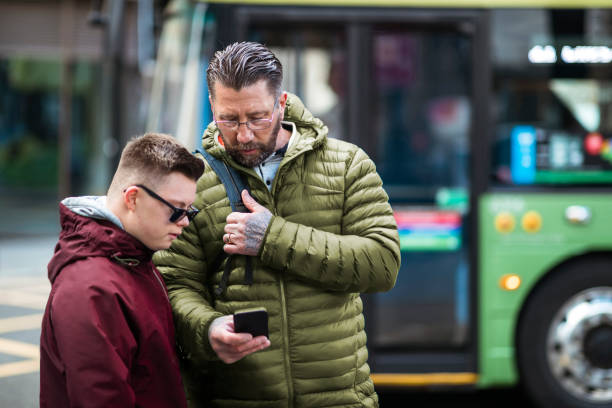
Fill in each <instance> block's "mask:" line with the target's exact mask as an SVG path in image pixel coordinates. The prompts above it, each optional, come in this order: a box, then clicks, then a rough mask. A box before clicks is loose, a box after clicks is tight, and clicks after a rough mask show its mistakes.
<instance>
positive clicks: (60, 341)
mask: <svg viewBox="0 0 612 408" xmlns="http://www.w3.org/2000/svg"><path fill="white" fill-rule="evenodd" d="M203 171H204V163H203V162H202V161H201V160H200V159H198V158H196V157H194V156H193V155H192V154H190V153H189V151H188V150H187V149H185V148H184V147H183V146H181V145H180V144H179V143H177V142H176V141H175V140H174V139H173V138H172V137H170V136H168V135H161V134H146V135H144V136H142V137H139V138H136V139H134V140H132V141H130V142H129V143H128V144H127V145H126V147H125V149H124V150H123V152H122V154H121V159H120V162H119V166H118V168H117V171H116V173H115V175H114V177H113V180H112V183H111V186H110V188H109V190H108V195H107V196H102V197H93V196H85V197H73V198H67V199H65V200H63V201H62V203H61V204H60V222H61V226H62V231H61V233H60V237H59V241H58V243H57V245H56V247H55V254H54V256H53V259H51V262H49V268H48V269H49V279H50V280H51V284H52V288H51V294H50V295H49V300H48V302H47V307H46V310H45V314H44V318H43V324H42V333H41V339H40V358H41V359H40V406H41V407H49V408H58V407H62V408H63V407H66V408H67V407H114V408H116V407H147V408H152V407H160V408H161V407H167V408H170V407H172V408H176V407H186V400H185V395H184V390H183V386H182V382H181V378H180V374H179V365H178V359H177V357H176V353H175V340H174V326H173V321H172V312H171V309H170V303H169V302H168V296H167V293H166V288H165V286H164V284H163V283H162V279H161V277H160V276H159V272H158V271H157V270H156V269H155V266H154V265H153V263H152V262H151V257H152V255H153V252H154V251H156V250H160V249H167V248H168V247H169V246H170V244H171V243H172V241H173V240H174V239H176V237H178V236H179V234H180V233H181V231H182V229H183V228H184V227H186V226H187V225H188V224H189V221H190V220H192V219H193V217H195V215H196V214H197V212H198V211H197V210H196V209H195V208H193V207H192V205H191V204H192V202H193V200H194V197H195V191H196V180H197V179H198V178H199V177H200V176H201V174H202V172H203Z"/></svg>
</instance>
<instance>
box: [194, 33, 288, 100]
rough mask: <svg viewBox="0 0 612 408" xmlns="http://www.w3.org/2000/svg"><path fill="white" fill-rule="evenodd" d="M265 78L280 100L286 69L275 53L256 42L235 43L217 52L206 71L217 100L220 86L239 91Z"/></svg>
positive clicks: (209, 85) (210, 88) (209, 86)
mask: <svg viewBox="0 0 612 408" xmlns="http://www.w3.org/2000/svg"><path fill="white" fill-rule="evenodd" d="M262 79H264V80H266V81H267V85H268V90H269V91H270V93H271V94H272V95H274V97H275V98H278V97H279V96H280V93H281V83H282V82H283V66H282V64H281V63H280V61H279V60H278V58H276V56H275V55H274V54H273V53H272V51H270V50H269V49H268V48H266V47H265V46H264V45H262V44H259V43H256V42H235V43H233V44H230V45H228V46H227V47H225V49H223V50H221V51H217V52H215V54H214V55H213V57H212V58H211V60H210V63H209V64H208V69H207V70H206V80H207V81H208V89H209V92H210V95H211V97H212V99H215V94H214V92H215V84H217V83H220V84H221V85H223V86H225V87H229V88H232V89H235V90H236V91H239V90H241V89H242V88H244V87H247V86H250V85H253V84H255V83H256V82H259V81H260V80H262Z"/></svg>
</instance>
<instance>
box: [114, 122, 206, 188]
mask: <svg viewBox="0 0 612 408" xmlns="http://www.w3.org/2000/svg"><path fill="white" fill-rule="evenodd" d="M174 172H179V173H181V174H183V175H185V176H186V177H188V178H190V179H192V180H194V181H197V180H198V179H199V178H200V176H201V175H202V173H203V172H204V162H203V161H202V160H200V159H198V158H197V157H195V156H194V155H193V154H191V153H190V152H189V150H187V149H186V148H185V147H184V146H183V145H182V144H180V143H179V142H178V141H177V140H176V139H175V138H173V137H172V136H170V135H166V134H162V133H147V134H145V135H143V136H139V137H136V138H134V139H132V140H130V141H129V142H128V143H127V144H126V145H125V147H124V148H123V152H121V159H120V160H119V166H117V171H116V172H115V176H114V177H113V181H112V183H111V186H110V189H109V193H110V191H111V190H113V191H121V190H123V189H125V188H126V187H128V186H129V185H132V184H146V185H148V186H151V187H154V186H155V185H156V184H157V183H158V182H159V180H161V179H162V178H163V177H165V176H167V175H169V174H170V173H174Z"/></svg>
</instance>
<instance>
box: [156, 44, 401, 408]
mask: <svg viewBox="0 0 612 408" xmlns="http://www.w3.org/2000/svg"><path fill="white" fill-rule="evenodd" d="M207 80H208V85H209V89H210V102H211V106H212V110H213V114H214V122H213V123H211V124H210V125H209V127H208V129H207V130H206V132H205V134H204V137H203V142H202V146H203V148H204V149H206V151H207V152H208V153H209V154H211V155H212V156H214V157H216V158H217V159H220V160H222V161H224V162H225V163H226V164H227V165H228V166H231V167H233V168H234V169H236V170H237V171H238V172H240V173H242V175H243V176H244V177H245V178H246V180H247V183H248V185H249V187H250V190H251V194H249V193H248V192H246V190H245V191H243V192H242V199H243V202H244V204H245V206H246V207H247V209H248V210H249V212H246V213H242V212H232V210H231V209H230V205H229V200H228V198H227V195H226V191H225V189H224V188H223V187H222V184H221V182H220V180H219V178H218V177H217V175H216V174H215V173H214V172H213V171H212V170H211V169H209V168H208V167H207V170H206V171H205V173H204V174H203V176H202V177H201V178H200V180H199V181H198V192H197V197H196V200H195V205H196V207H197V208H200V209H201V210H202V212H201V214H202V215H200V216H199V217H198V218H196V219H195V220H194V223H193V224H192V225H190V226H189V227H188V228H187V229H186V230H185V232H184V233H183V235H182V236H181V237H179V238H178V240H177V241H176V242H175V243H174V244H173V245H172V247H171V248H170V249H169V250H168V251H163V252H160V253H158V254H157V255H156V257H155V259H154V261H155V263H156V264H157V266H158V267H159V269H160V271H161V272H162V275H163V276H164V278H165V279H166V283H167V285H168V289H169V293H170V301H171V304H172V306H173V310H174V313H175V320H176V325H177V336H178V338H179V344H180V347H181V349H182V351H183V357H184V379H185V380H186V383H187V390H188V398H189V399H190V403H191V404H192V406H214V407H266V408H269V407H319V408H320V407H331V406H334V407H375V406H377V405H378V398H377V395H376V393H375V391H374V386H373V383H372V381H371V379H370V376H369V374H370V369H369V367H368V364H367V357H368V352H367V348H366V334H365V332H364V317H363V314H362V302H361V298H360V293H361V292H376V291H387V290H390V289H391V288H392V287H393V285H394V284H395V280H396V277H397V272H398V269H399V264H400V251H399V240H398V234H397V227H396V224H395V220H394V218H393V214H392V211H391V207H390V206H389V204H388V196H387V194H386V193H385V191H384V190H383V188H382V182H381V179H380V177H379V176H378V174H377V173H376V170H375V166H374V164H373V163H372V161H371V160H370V159H369V158H368V157H367V155H366V154H365V153H364V152H363V151H362V150H361V149H359V148H358V147H356V146H354V145H352V144H349V143H346V142H342V141H338V140H334V139H330V138H328V137H327V127H326V126H324V124H323V123H322V122H321V121H320V120H318V119H316V118H314V117H313V116H312V115H311V114H310V112H308V111H307V110H306V108H305V107H304V105H303V104H302V103H301V101H300V100H299V99H298V98H297V97H296V96H294V95H290V94H288V93H286V92H282V91H281V82H282V66H281V64H280V62H279V60H278V59H277V58H276V57H275V56H274V54H273V53H272V52H270V51H269V50H268V49H267V48H266V47H264V46H262V45H261V44H257V43H249V42H244V43H234V44H231V45H230V46H228V47H227V48H225V49H224V50H222V51H219V52H217V53H216V54H215V55H214V57H213V58H212V59H211V61H210V65H209V67H208V71H207ZM224 253H225V254H228V255H230V257H229V258H228V257H225V258H223V257H220V254H221V255H222V254H224ZM248 258H250V259H248ZM219 260H222V261H221V262H220V261H219ZM251 267H252V271H250V270H249V269H250V268H251ZM224 272H225V273H224ZM251 273H252V277H250V276H249V275H250V274H251ZM253 307H264V308H266V310H267V311H268V313H269V338H266V337H264V336H259V337H255V338H253V337H252V336H251V335H250V334H248V333H236V332H235V330H234V324H233V320H232V314H234V313H235V312H236V311H237V310H240V309H247V308H253Z"/></svg>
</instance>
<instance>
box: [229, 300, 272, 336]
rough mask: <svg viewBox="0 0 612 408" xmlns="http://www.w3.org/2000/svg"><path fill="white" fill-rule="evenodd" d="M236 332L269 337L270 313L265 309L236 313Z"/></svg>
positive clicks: (259, 308)
mask: <svg viewBox="0 0 612 408" xmlns="http://www.w3.org/2000/svg"><path fill="white" fill-rule="evenodd" d="M234 331H235V332H236V333H251V335H253V337H257V336H266V337H268V312H267V311H266V309H265V308H263V307H258V308H254V309H245V310H238V311H236V313H234Z"/></svg>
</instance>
